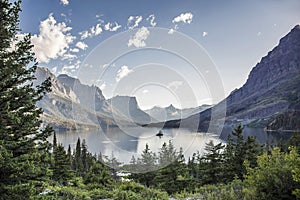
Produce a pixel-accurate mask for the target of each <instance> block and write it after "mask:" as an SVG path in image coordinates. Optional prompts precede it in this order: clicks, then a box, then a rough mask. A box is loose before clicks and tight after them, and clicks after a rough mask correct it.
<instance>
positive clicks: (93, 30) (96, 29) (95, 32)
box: [91, 24, 102, 36]
mask: <svg viewBox="0 0 300 200" xmlns="http://www.w3.org/2000/svg"><path fill="white" fill-rule="evenodd" d="M101 33H102V28H101V27H100V24H97V25H96V26H93V27H92V28H91V34H92V36H96V35H99V34H101Z"/></svg>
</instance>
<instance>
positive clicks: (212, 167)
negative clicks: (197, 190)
mask: <svg viewBox="0 0 300 200" xmlns="http://www.w3.org/2000/svg"><path fill="white" fill-rule="evenodd" d="M223 149H224V145H223V144H222V143H218V144H216V145H215V144H214V143H213V141H212V140H211V141H210V142H209V143H207V144H206V147H205V151H206V154H205V155H204V156H203V159H204V161H205V163H204V166H205V168H204V178H203V179H204V180H203V181H204V183H205V184H216V183H218V182H220V180H221V165H222V164H223V152H222V151H223Z"/></svg>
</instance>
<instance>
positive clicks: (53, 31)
mask: <svg viewBox="0 0 300 200" xmlns="http://www.w3.org/2000/svg"><path fill="white" fill-rule="evenodd" d="M39 29H40V33H39V35H33V36H32V38H31V42H32V44H33V45H34V47H33V51H34V52H35V55H36V57H37V60H38V61H39V62H45V63H47V62H49V61H50V59H56V58H58V57H62V56H63V55H64V54H65V53H66V52H67V50H68V49H69V44H71V43H72V42H73V40H74V39H75V38H76V37H74V36H72V35H71V34H70V33H69V32H70V30H71V29H72V28H71V27H67V26H66V24H65V23H64V22H62V23H57V22H56V20H55V19H54V17H53V14H52V13H51V14H50V15H49V16H48V18H47V19H46V20H44V21H42V22H41V23H40V27H39Z"/></svg>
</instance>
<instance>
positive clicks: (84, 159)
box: [81, 139, 89, 173]
mask: <svg viewBox="0 0 300 200" xmlns="http://www.w3.org/2000/svg"><path fill="white" fill-rule="evenodd" d="M88 156H89V155H88V150H87V145H86V141H85V139H83V140H82V144H81V160H82V169H83V173H85V172H87V171H88V169H89V166H88Z"/></svg>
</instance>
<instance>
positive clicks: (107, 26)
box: [104, 22, 122, 32]
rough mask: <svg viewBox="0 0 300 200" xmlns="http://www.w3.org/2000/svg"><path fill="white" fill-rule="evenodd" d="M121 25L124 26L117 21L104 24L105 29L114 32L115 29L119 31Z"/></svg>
mask: <svg viewBox="0 0 300 200" xmlns="http://www.w3.org/2000/svg"><path fill="white" fill-rule="evenodd" d="M121 27H122V26H121V25H120V24H118V23H117V22H115V23H110V22H108V23H107V24H105V25H104V30H106V31H111V32H114V31H117V30H118V29H119V28H121Z"/></svg>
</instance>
